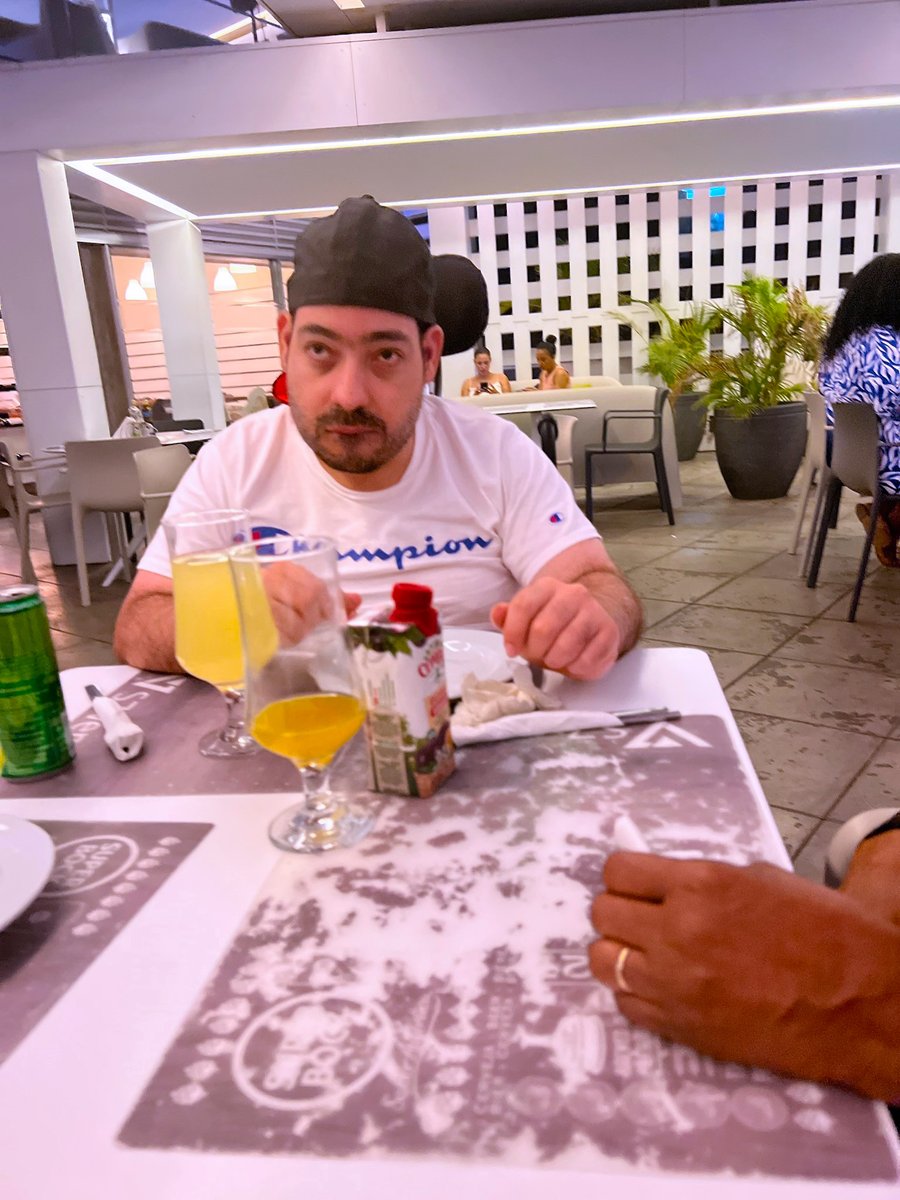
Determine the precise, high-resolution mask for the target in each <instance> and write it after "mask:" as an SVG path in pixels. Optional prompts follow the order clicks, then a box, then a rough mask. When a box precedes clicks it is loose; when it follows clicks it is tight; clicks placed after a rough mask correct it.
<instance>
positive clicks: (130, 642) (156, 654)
mask: <svg viewBox="0 0 900 1200" xmlns="http://www.w3.org/2000/svg"><path fill="white" fill-rule="evenodd" d="M113 649H114V650H115V652H116V654H117V655H118V656H119V658H120V659H121V660H122V662H126V663H128V664H129V665H130V666H132V667H140V668H141V669H142V670H144V671H166V672H168V673H169V674H175V673H182V668H181V667H180V666H179V664H178V660H177V659H176V658H175V601H174V599H173V595H172V580H171V579H169V577H168V576H167V575H157V574H156V573H155V572H153V571H138V572H137V574H136V575H135V577H134V582H133V583H132V585H131V587H130V588H129V590H128V595H127V596H126V597H125V601H124V603H123V604H122V607H121V609H120V610H119V617H118V620H117V621H116V631H115V635H114V637H113Z"/></svg>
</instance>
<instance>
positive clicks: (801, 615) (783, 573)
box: [0, 453, 900, 879]
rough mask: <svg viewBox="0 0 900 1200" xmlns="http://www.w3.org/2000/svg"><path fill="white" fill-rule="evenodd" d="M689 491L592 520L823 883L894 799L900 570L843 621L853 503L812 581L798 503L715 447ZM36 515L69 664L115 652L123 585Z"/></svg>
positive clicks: (653, 634) (62, 652)
mask: <svg viewBox="0 0 900 1200" xmlns="http://www.w3.org/2000/svg"><path fill="white" fill-rule="evenodd" d="M682 486H683V489H684V499H685V506H684V509H683V510H682V511H681V512H679V513H678V514H677V518H678V523H677V524H676V525H675V526H674V528H670V527H669V525H668V524H667V523H666V521H665V517H664V516H663V515H662V514H661V513H660V512H659V511H658V509H656V507H655V496H653V495H651V494H650V493H649V491H648V490H646V489H644V488H638V487H636V486H635V485H632V486H631V487H629V488H615V489H609V490H608V491H604V492H602V493H601V494H600V497H599V498H600V500H601V503H602V504H603V506H604V507H603V508H602V509H601V511H600V512H599V513H598V514H597V525H598V528H599V529H600V530H601V531H602V532H603V534H604V536H605V537H606V541H607V545H608V548H609V550H610V552H611V554H612V555H613V557H614V558H615V560H616V561H617V562H618V564H619V565H620V566H621V567H622V569H623V570H624V571H625V572H626V574H627V575H628V577H629V578H630V580H631V581H632V583H633V585H634V587H635V588H636V590H637V591H638V593H639V594H640V596H641V598H642V599H643V601H644V605H645V612H646V626H647V628H646V634H645V639H644V641H645V644H646V645H648V646H660V645H662V646H685V645H687V646H699V647H702V648H703V649H704V650H706V651H707V652H708V653H709V654H710V656H711V658H712V660H713V664H714V666H715V669H716V671H717V672H718V675H719V679H720V680H721V682H722V686H723V687H724V688H725V689H726V694H727V696H728V700H729V703H730V704H731V707H732V709H733V711H734V713H735V717H736V718H737V721H738V724H739V726H740V728H741V731H742V732H743V735H744V738H745V740H746V743H747V746H748V749H749V751H750V756H751V758H752V759H753V762H754V764H755V766H756V770H757V772H758V773H759V777H760V779H761V781H762V785H763V789H764V790H765V792H766V795H767V796H768V799H769V802H770V804H771V805H772V809H773V812H774V814H775V819H776V821H777V823H778V826H779V829H780V830H781V833H782V836H783V837H784V839H785V843H786V844H787V846H788V849H789V850H790V852H791V855H792V857H793V858H794V861H795V864H796V867H797V870H798V871H800V872H801V873H802V874H804V875H808V876H809V877H810V878H815V879H819V878H821V870H822V860H823V856H824V853H825V849H826V847H827V844H828V840H829V838H830V836H831V833H832V832H833V830H834V829H836V828H837V824H838V822H839V821H841V820H845V819H846V818H847V817H848V816H851V815H852V814H853V813H855V812H859V811H860V810H862V809H865V808H869V807H872V806H875V805H883V804H887V803H894V802H896V795H897V793H896V778H897V773H898V770H900V639H898V637H897V629H898V627H900V571H888V570H885V569H884V568H881V567H879V566H878V565H877V564H875V565H874V566H873V567H872V568H871V571H870V576H869V578H868V580H867V581H866V586H865V588H864V590H863V597H862V602H861V605H860V610H859V615H858V619H857V621H856V624H855V625H850V624H848V623H847V621H846V620H845V617H846V613H847V608H848V606H849V602H850V592H851V590H852V587H853V583H854V580H855V577H856V568H857V563H858V561H859V554H860V550H861V548H862V530H861V528H860V526H859V524H858V522H857V521H856V518H855V517H854V516H853V512H852V504H850V503H849V502H848V503H847V504H846V506H845V509H844V511H843V512H842V514H841V520H840V523H839V526H838V528H837V530H835V531H834V532H833V533H831V534H830V535H829V539H828V544H827V546H826V551H825V559H824V563H823V568H822V572H821V576H820V583H819V587H818V588H817V589H816V590H814V591H811V590H810V589H808V588H807V587H806V585H805V583H804V581H803V580H801V579H800V578H799V577H798V575H797V565H798V560H797V559H796V558H794V557H792V556H791V555H789V554H787V553H786V550H785V547H786V546H787V545H788V542H789V540H790V532H791V528H792V523H793V520H794V515H795V511H796V508H795V506H796V500H795V498H793V497H788V498H787V499H785V500H774V501H758V502H748V501H736V500H732V499H731V497H730V496H729V495H728V493H727V491H726V489H725V485H724V483H723V482H722V479H721V476H720V475H719V471H718V468H717V466H716V462H715V458H714V455H713V454H712V453H702V454H700V455H699V456H698V457H697V458H696V459H695V460H694V461H693V462H692V463H685V464H683V465H682ZM636 493H638V494H636ZM33 524H34V526H35V529H34V536H35V541H36V545H37V546H38V547H40V548H38V549H36V550H35V552H34V555H33V558H34V561H35V567H36V570H37V572H38V575H39V577H40V579H41V591H42V594H43V596H44V599H45V600H46V601H47V605H48V609H49V612H50V624H51V626H52V628H53V630H54V639H55V641H56V645H57V650H58V653H59V662H60V666H61V667H71V666H81V665H86V664H93V663H109V662H114V661H115V658H114V655H113V652H112V646H111V644H110V643H111V640H112V628H113V623H114V620H115V614H116V611H117V609H118V606H119V604H120V603H121V600H122V597H123V596H124V594H125V585H124V584H122V583H117V584H115V585H114V586H113V587H112V588H110V589H106V590H103V591H102V598H101V589H100V587H99V583H100V579H101V577H102V575H103V573H104V571H105V568H99V567H98V568H94V569H93V571H92V584H93V593H94V595H95V597H96V599H95V601H94V604H93V605H92V606H91V607H90V608H82V607H81V605H80V604H79V602H78V591H77V586H76V583H75V571H74V568H72V567H62V568H58V569H55V568H53V566H52V565H51V564H50V560H49V557H48V555H47V554H46V551H45V550H44V549H43V542H41V541H40V531H39V529H38V528H37V522H33ZM873 563H874V559H873ZM17 571H18V551H17V548H16V544H15V539H14V535H13V531H12V528H11V527H10V522H9V521H8V520H6V519H3V520H0V584H3V583H6V582H9V583H12V582H13V581H14V579H15V578H17Z"/></svg>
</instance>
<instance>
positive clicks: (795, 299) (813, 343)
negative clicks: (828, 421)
mask: <svg viewBox="0 0 900 1200" xmlns="http://www.w3.org/2000/svg"><path fill="white" fill-rule="evenodd" d="M731 290H732V293H733V297H732V300H731V302H730V303H729V304H724V305H722V304H719V305H712V306H711V307H710V310H709V312H710V316H711V317H712V319H713V327H716V326H718V325H719V324H721V326H722V327H723V328H726V329H732V330H734V331H735V333H736V334H738V335H739V337H740V349H736V350H735V351H734V352H730V351H727V350H712V351H709V352H707V353H704V354H702V355H700V356H698V358H697V360H696V361H695V363H694V368H695V372H696V376H695V377H696V378H699V379H705V380H706V381H707V392H706V395H705V397H704V403H706V404H707V405H708V407H710V408H714V409H719V410H722V411H724V412H727V413H729V414H730V415H732V416H747V417H749V416H751V415H752V414H753V413H756V412H760V411H762V410H763V409H766V408H774V407H775V405H778V404H785V403H787V402H788V401H790V400H794V399H795V398H796V396H797V395H798V393H801V392H802V391H803V390H804V387H805V386H808V385H805V384H804V383H801V382H792V381H791V375H792V374H794V375H795V376H796V374H797V373H798V371H799V372H801V373H802V370H803V367H804V364H809V365H811V366H814V365H815V364H817V363H818V361H819V357H820V355H821V350H822V340H823V338H824V336H825V331H826V329H827V327H828V322H829V316H828V312H827V310H826V309H825V308H824V307H823V306H822V305H819V304H811V303H810V302H809V300H808V299H807V296H806V293H805V292H804V290H803V288H800V287H794V288H790V289H788V288H786V287H785V286H784V284H782V283H779V282H778V280H777V279H769V278H767V277H765V276H763V275H748V276H747V277H746V278H745V279H744V282H743V283H740V284H737V285H736V286H735V287H733V288H732V289H731ZM735 340H736V339H735Z"/></svg>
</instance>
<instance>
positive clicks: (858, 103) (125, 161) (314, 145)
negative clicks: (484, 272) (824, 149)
mask: <svg viewBox="0 0 900 1200" xmlns="http://www.w3.org/2000/svg"><path fill="white" fill-rule="evenodd" d="M879 108H900V95H887V96H857V97H851V98H843V99H833V100H811V101H806V102H802V103H796V104H770V105H763V106H761V107H757V108H732V109H716V110H710V111H706V112H687V113H679V112H673V113H654V114H650V115H647V116H640V117H610V118H608V119H597V120H590V121H568V122H563V123H559V124H545V125H520V126H510V127H501V128H497V129H468V130H448V131H444V132H440V133H416V134H404V135H397V136H395V137H384V138H347V139H343V140H341V139H335V140H333V141H326V142H283V143H279V144H276V145H269V146H218V147H211V148H209V149H206V150H192V151H173V152H170V153H167V154H133V155H127V156H123V157H120V158H94V159H73V160H71V161H70V162H69V165H70V166H73V167H77V168H78V169H79V170H82V169H84V168H85V167H86V166H94V167H96V166H120V167H123V166H137V165H139V164H149V163H164V162H192V161H196V160H200V159H208V158H245V157H246V158H251V157H257V156H260V155H267V154H310V153H314V152H318V151H323V150H361V149H365V148H370V147H380V146H415V145H427V144H428V143H433V142H465V141H480V140H484V139H490V138H506V137H534V136H537V135H541V134H543V135H546V134H555V133H590V132H594V131H598V130H603V129H639V128H644V127H647V126H654V125H689V124H692V123H696V122H707V121H732V120H743V119H746V118H749V117H781V116H791V115H803V114H809V113H828V112H857V111H860V110H872V109H879Z"/></svg>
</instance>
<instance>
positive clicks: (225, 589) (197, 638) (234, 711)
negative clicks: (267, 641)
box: [163, 508, 258, 758]
mask: <svg viewBox="0 0 900 1200" xmlns="http://www.w3.org/2000/svg"><path fill="white" fill-rule="evenodd" d="M163 527H164V528H165V531H166V539H167V541H168V544H169V556H170V558H171V562H172V588H173V590H174V593H175V657H176V658H177V659H178V662H179V664H180V665H181V666H182V667H183V668H184V669H185V671H187V673H188V674H189V675H194V676H196V677H197V679H203V680H205V681H206V682H207V683H211V684H212V685H213V686H214V687H216V688H218V689H219V691H220V692H221V693H222V695H223V696H224V697H225V702H226V704H227V706H228V718H227V722H226V724H225V725H224V726H223V728H221V729H216V730H213V731H212V732H211V733H208V734H205V735H204V736H203V737H202V738H201V739H200V745H199V750H200V753H201V754H202V755H204V756H205V757H207V758H236V757H239V756H242V755H245V754H254V753H255V752H256V750H257V749H258V747H257V745H256V742H254V740H253V738H252V737H251V736H250V734H249V733H248V732H247V729H246V727H245V725H244V720H243V699H244V691H243V689H244V653H243V647H242V644H241V629H240V618H239V617H238V608H237V599H236V598H235V594H234V582H233V580H232V577H231V567H230V566H229V563H228V552H229V550H230V549H231V548H232V546H234V545H238V544H240V543H244V542H249V541H250V518H249V516H248V514H247V513H246V511H245V510H244V509H240V508H225V509H209V510H207V511H206V512H188V513H181V514H180V515H179V516H176V517H171V518H169V517H164V518H163Z"/></svg>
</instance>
